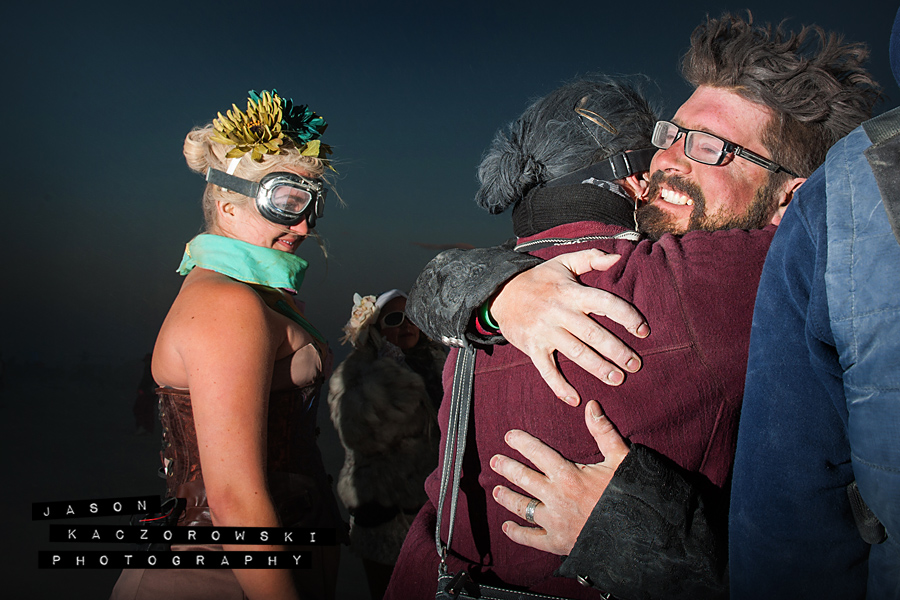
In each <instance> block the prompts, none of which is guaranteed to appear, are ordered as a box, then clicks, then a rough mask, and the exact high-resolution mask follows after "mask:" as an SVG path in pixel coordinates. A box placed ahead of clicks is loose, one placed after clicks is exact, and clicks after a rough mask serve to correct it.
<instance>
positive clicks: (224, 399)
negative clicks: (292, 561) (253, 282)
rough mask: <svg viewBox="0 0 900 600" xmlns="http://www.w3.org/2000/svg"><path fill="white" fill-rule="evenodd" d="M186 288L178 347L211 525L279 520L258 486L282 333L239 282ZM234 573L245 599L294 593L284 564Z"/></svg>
mask: <svg viewBox="0 0 900 600" xmlns="http://www.w3.org/2000/svg"><path fill="white" fill-rule="evenodd" d="M190 292H191V296H190V302H189V303H188V304H187V306H186V307H184V308H185V309H186V310H184V316H183V317H182V318H181V319H180V323H179V325H180V328H179V335H178V338H179V348H178V352H179V354H180V356H181V358H182V361H183V363H184V368H185V371H186V373H187V379H188V385H189V389H190V390H191V404H192V407H193V412H194V422H195V427H196V431H197V443H198V448H199V451H200V461H201V464H202V465H203V478H204V483H205V486H206V494H207V500H208V502H209V507H210V514H211V517H212V521H213V524H214V525H216V526H223V527H237V526H240V527H277V526H280V525H281V524H280V523H279V519H278V515H277V513H276V511H275V506H274V503H273V501H272V498H271V496H270V494H269V490H268V487H267V484H266V428H267V414H268V396H269V389H270V385H271V380H272V369H273V365H274V362H275V355H276V351H277V349H278V347H279V345H280V344H281V343H282V342H283V341H284V337H285V334H284V332H281V333H279V332H278V330H277V329H276V327H275V325H274V323H275V322H274V321H273V319H272V317H271V315H270V314H269V312H270V311H269V309H268V308H267V307H266V306H265V304H264V303H263V302H262V300H261V299H260V298H259V296H258V295H257V294H256V293H255V292H254V291H253V290H252V289H251V288H249V287H247V286H245V285H243V284H240V283H235V282H233V281H230V280H227V281H225V280H219V279H212V280H209V281H204V282H202V285H199V286H197V287H196V289H191V290H190ZM191 308H196V310H191ZM224 549H225V550H226V551H228V550H244V551H253V550H265V551H279V550H283V549H284V548H283V547H280V546H247V545H242V546H228V545H226V546H225V547H224ZM234 573H235V576H236V577H237V579H238V581H239V583H240V584H241V587H242V588H243V589H244V592H245V593H246V595H247V596H248V597H249V598H251V599H254V600H256V599H257V598H259V599H268V598H291V599H293V598H298V595H297V591H296V589H295V588H294V585H293V583H292V581H291V576H290V572H289V571H287V570H250V569H235V571H234Z"/></svg>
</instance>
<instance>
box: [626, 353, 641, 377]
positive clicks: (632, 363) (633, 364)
mask: <svg viewBox="0 0 900 600" xmlns="http://www.w3.org/2000/svg"><path fill="white" fill-rule="evenodd" d="M625 368H626V369H627V370H628V371H630V372H632V373H634V372H636V371H637V370H638V369H640V368H641V361H639V360H638V359H637V357H634V356H632V357H631V358H629V359H628V362H627V363H625Z"/></svg>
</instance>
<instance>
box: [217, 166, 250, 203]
mask: <svg viewBox="0 0 900 600" xmlns="http://www.w3.org/2000/svg"><path fill="white" fill-rule="evenodd" d="M206 181H208V182H209V183H211V184H213V185H217V186H219V187H220V188H225V189H226V190H231V191H232V192H237V193H238V194H241V195H242V196H248V197H250V198H256V194H257V193H258V192H259V183H258V182H256V181H248V180H246V179H242V178H240V177H235V176H234V175H229V174H228V173H226V172H225V171H219V170H218V169H213V168H212V167H210V168H209V169H207V170H206Z"/></svg>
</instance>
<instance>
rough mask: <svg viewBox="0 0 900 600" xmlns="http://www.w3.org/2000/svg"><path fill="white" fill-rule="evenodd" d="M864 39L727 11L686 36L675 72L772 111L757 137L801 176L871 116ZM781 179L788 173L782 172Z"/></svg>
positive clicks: (876, 89)
mask: <svg viewBox="0 0 900 600" xmlns="http://www.w3.org/2000/svg"><path fill="white" fill-rule="evenodd" d="M868 56H869V51H868V49H867V48H866V46H865V45H864V44H857V43H848V44H845V43H843V39H842V38H841V37H840V36H838V35H837V34H835V33H828V34H826V33H825V31H824V30H822V28H820V27H817V26H808V27H803V28H802V29H801V30H800V32H799V33H791V34H787V33H785V31H784V30H783V23H782V24H780V25H779V26H778V27H776V28H772V26H771V25H769V24H766V25H764V26H758V25H754V24H753V16H752V15H751V14H750V13H749V11H748V13H747V20H744V19H741V18H739V17H736V16H734V15H731V14H725V15H723V16H722V17H721V18H719V19H710V18H709V17H707V20H706V23H703V24H701V25H700V26H699V27H697V28H696V29H695V30H694V32H693V34H691V48H690V50H689V51H688V53H687V54H686V55H685V57H684V61H683V65H682V73H683V74H684V77H685V78H686V79H687V80H688V81H689V82H690V83H691V84H692V85H693V86H695V87H698V86H701V85H705V86H710V87H718V88H725V89H728V90H730V91H733V92H735V93H737V94H739V95H740V96H742V97H744V98H746V99H747V100H750V101H751V102H755V103H757V104H761V105H764V106H767V107H769V108H770V109H771V110H772V111H773V112H774V114H775V116H774V118H773V119H772V120H771V121H770V123H769V125H768V126H767V127H766V129H765V131H763V132H762V136H761V137H762V143H763V145H764V146H765V147H766V149H767V150H768V151H769V152H770V153H771V156H772V160H774V161H775V162H777V163H779V164H781V165H784V166H785V167H787V168H788V169H791V170H792V171H794V172H795V173H797V174H799V175H801V176H804V177H808V176H809V175H810V174H811V173H812V172H813V171H814V170H815V169H816V168H817V167H818V166H819V165H821V164H822V163H823V162H825V155H826V153H827V152H828V149H829V148H830V147H831V146H832V145H834V143H835V142H837V141H838V140H839V139H841V138H842V137H844V136H845V135H847V134H848V133H850V132H851V131H852V130H853V129H854V128H856V127H857V126H858V125H859V124H860V123H862V122H863V121H865V120H866V119H868V118H870V116H871V114H872V108H873V107H874V105H875V102H876V101H877V100H878V99H880V97H881V92H880V86H879V85H878V83H876V82H875V80H874V79H873V78H872V76H871V74H870V73H869V72H868V71H867V70H866V69H865V68H864V67H863V63H865V61H866V59H867V58H868ZM782 177H789V175H786V174H782Z"/></svg>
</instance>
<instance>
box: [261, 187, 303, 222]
mask: <svg viewBox="0 0 900 600" xmlns="http://www.w3.org/2000/svg"><path fill="white" fill-rule="evenodd" d="M312 201H313V195H312V194H311V193H310V192H309V191H307V190H304V189H300V188H297V187H294V186H291V185H279V186H277V187H276V188H275V189H273V190H272V192H271V196H270V203H271V205H272V208H274V209H275V210H277V211H281V212H283V213H285V214H289V215H300V214H301V213H303V211H305V210H306V209H307V208H308V207H309V204H310V202H312Z"/></svg>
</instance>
